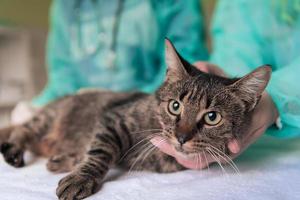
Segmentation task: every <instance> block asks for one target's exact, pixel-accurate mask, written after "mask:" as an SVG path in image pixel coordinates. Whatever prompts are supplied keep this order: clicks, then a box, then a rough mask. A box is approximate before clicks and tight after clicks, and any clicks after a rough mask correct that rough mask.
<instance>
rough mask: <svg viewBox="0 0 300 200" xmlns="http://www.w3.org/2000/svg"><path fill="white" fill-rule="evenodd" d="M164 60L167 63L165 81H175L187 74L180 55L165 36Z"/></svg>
mask: <svg viewBox="0 0 300 200" xmlns="http://www.w3.org/2000/svg"><path fill="white" fill-rule="evenodd" d="M165 60H166V65H167V78H166V80H167V81H169V82H176V81H179V80H181V79H182V78H184V77H185V76H187V75H188V73H187V71H186V69H185V68H184V65H183V63H182V61H181V58H180V55H179V54H178V52H177V51H176V49H175V47H174V45H173V44H172V42H171V41H170V40H169V39H167V38H166V39H165Z"/></svg>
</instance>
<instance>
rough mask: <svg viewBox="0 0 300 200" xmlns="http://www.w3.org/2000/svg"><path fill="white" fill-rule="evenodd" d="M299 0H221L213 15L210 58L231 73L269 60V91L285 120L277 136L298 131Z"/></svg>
mask: <svg viewBox="0 0 300 200" xmlns="http://www.w3.org/2000/svg"><path fill="white" fill-rule="evenodd" d="M299 15H300V1H299V0H276V1H273V0H251V1H249V0H232V1H227V0H220V1H219V3H218V5H217V8H216V13H215V16H214V22H213V28H212V37H213V40H214V45H213V49H214V52H213V53H212V55H211V59H210V60H211V62H213V63H215V64H217V65H219V66H221V67H222V68H223V70H224V71H225V72H226V73H227V74H228V75H231V76H242V75H245V74H246V73H248V72H250V71H251V70H253V69H254V68H256V67H257V66H260V65H263V64H271V65H272V68H273V74H272V78H271V82H270V83H269V85H268V87H267V91H268V92H269V94H270V95H271V96H272V98H273V100H274V102H275V104H276V106H277V108H278V110H279V112H280V117H281V119H282V122H283V129H282V130H277V129H275V128H270V129H269V130H268V131H267V132H268V133H269V134H271V135H274V136H277V137H292V136H296V135H298V136H299V135H300V88H299V82H298V81H299V75H300V17H299Z"/></svg>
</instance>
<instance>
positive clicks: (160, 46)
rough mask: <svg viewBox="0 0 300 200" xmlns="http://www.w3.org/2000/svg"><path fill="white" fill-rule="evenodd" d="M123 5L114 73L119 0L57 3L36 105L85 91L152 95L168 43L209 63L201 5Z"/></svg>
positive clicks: (162, 1)
mask: <svg viewBox="0 0 300 200" xmlns="http://www.w3.org/2000/svg"><path fill="white" fill-rule="evenodd" d="M124 2H125V3H124V9H123V11H122V13H121V20H120V26H119V31H118V34H117V45H116V61H115V66H114V67H113V68H109V67H108V66H109V63H108V61H109V47H110V44H111V41H112V30H113V24H114V22H115V20H114V19H115V13H116V9H117V5H118V0H109V1H105V0H84V1H83V0H68V1H65V0H54V2H53V5H52V9H51V29H50V33H49V38H48V46H47V64H48V77H49V80H48V84H47V86H46V87H45V89H44V90H43V91H42V93H41V94H40V95H39V96H38V97H37V98H35V99H34V100H33V105H35V106H43V105H45V104H47V103H48V102H50V101H52V100H54V99H57V98H59V97H61V96H64V95H67V94H72V93H74V92H76V91H77V90H78V89H80V88H84V87H96V88H105V89H110V90H114V91H129V90H140V91H144V92H153V91H154V90H155V89H157V88H158V87H159V85H160V84H161V83H162V81H163V79H164V75H165V71H166V67H165V63H164V38H165V37H168V38H170V39H171V40H172V41H173V42H174V44H175V46H176V47H177V48H178V50H179V52H180V53H181V54H182V55H183V56H184V57H185V58H186V59H188V60H189V61H196V60H205V59H207V50H206V48H205V45H204V43H203V34H202V18H201V15H200V8H199V1H198V0H189V1H184V0H125V1H124ZM76 5H80V6H76ZM187 44H189V45H187Z"/></svg>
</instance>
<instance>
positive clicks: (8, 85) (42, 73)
mask: <svg viewBox="0 0 300 200" xmlns="http://www.w3.org/2000/svg"><path fill="white" fill-rule="evenodd" d="M200 3H201V4H202V9H203V13H204V17H205V22H206V23H205V24H206V25H207V28H206V30H209V27H208V24H209V22H210V19H211V13H212V10H213V7H214V5H215V0H202V1H200ZM50 5H51V0H43V1H41V0H26V3H24V1H23V0H0V126H3V125H6V124H8V123H9V119H10V112H11V110H12V109H13V108H14V106H15V105H16V103H17V102H19V101H22V100H30V99H32V97H33V96H35V95H36V94H37V93H38V92H40V91H41V90H42V88H43V87H44V85H45V83H46V82H47V76H46V66H45V65H46V64H45V45H46V39H47V30H48V24H49V23H48V22H49V8H50ZM207 35H208V34H207ZM207 41H208V45H209V37H207Z"/></svg>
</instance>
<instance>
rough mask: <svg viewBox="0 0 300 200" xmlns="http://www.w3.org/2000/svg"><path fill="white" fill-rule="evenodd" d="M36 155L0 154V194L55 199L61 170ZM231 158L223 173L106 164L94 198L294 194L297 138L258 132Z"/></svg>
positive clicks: (297, 195)
mask: <svg viewBox="0 0 300 200" xmlns="http://www.w3.org/2000/svg"><path fill="white" fill-rule="evenodd" d="M45 163H46V160H43V159H39V160H37V161H35V162H32V163H30V164H28V165H27V166H26V167H24V168H22V169H14V168H12V167H10V166H8V165H7V164H6V163H4V161H3V159H2V157H1V159H0V199H1V200H50V199H51V200H52V199H56V195H55V189H56V186H57V182H58V181H59V180H60V178H62V177H63V176H64V175H65V174H63V175H53V174H51V173H50V172H48V171H47V170H46V167H45ZM235 163H236V164H237V166H238V167H239V169H240V174H237V173H234V172H233V170H231V168H230V167H229V166H226V167H225V170H226V171H227V174H224V173H223V172H222V171H221V170H220V167H218V166H217V165H213V166H211V167H210V169H209V170H208V169H207V170H202V171H192V170H188V171H183V172H177V173H172V174H157V173H149V172H148V173H146V172H135V173H131V174H130V175H128V174H124V173H123V174H122V173H120V171H117V170H112V171H111V172H110V173H109V175H108V177H107V179H108V180H107V181H106V182H105V183H104V185H103V187H102V190H101V191H99V192H98V193H97V194H95V195H93V196H92V197H90V198H88V199H95V200H183V199H184V200H198V199H204V200H219V199H222V200H223V199H225V200H226V199H230V200H238V199H241V200H242V199H243V200H244V199H255V200H268V199H270V200H271V199H272V200H273V199H280V200H282V199H293V200H294V199H300V138H297V139H289V140H283V139H282V140H279V139H274V138H271V137H263V138H262V139H260V140H259V141H258V142H257V143H256V144H254V145H253V146H251V147H250V148H249V149H248V150H247V151H246V152H244V153H243V154H242V155H241V156H240V157H239V158H238V159H236V160H235Z"/></svg>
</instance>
